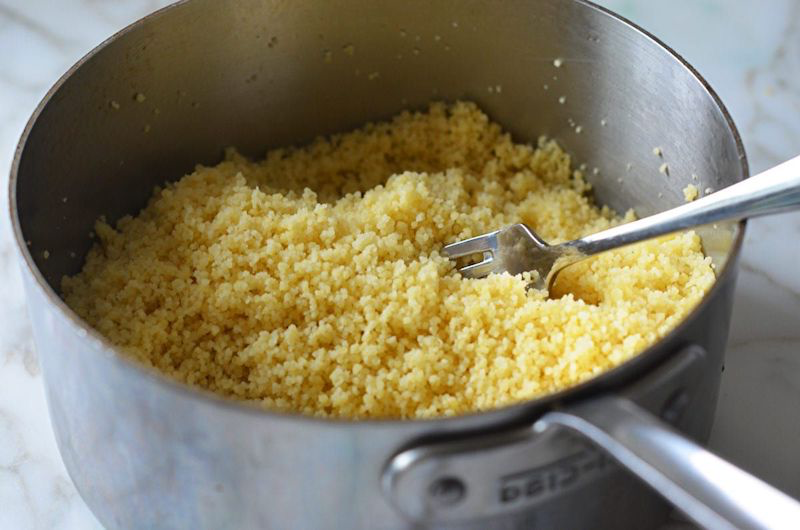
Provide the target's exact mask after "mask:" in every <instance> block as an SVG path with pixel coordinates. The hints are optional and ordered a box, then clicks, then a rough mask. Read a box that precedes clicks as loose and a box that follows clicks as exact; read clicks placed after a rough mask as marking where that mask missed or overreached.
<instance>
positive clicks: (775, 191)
mask: <svg viewBox="0 0 800 530" xmlns="http://www.w3.org/2000/svg"><path fill="white" fill-rule="evenodd" d="M796 208H800V157H796V158H793V159H791V160H789V161H787V162H784V163H782V164H780V165H778V166H775V167H773V168H771V169H768V170H766V171H764V172H762V173H759V174H758V175H755V176H753V177H750V178H748V179H745V180H743V181H741V182H738V183H736V184H734V185H732V186H728V187H727V188H725V189H723V190H720V191H718V192H716V193H712V194H711V195H706V196H705V197H703V198H702V199H698V200H696V201H694V202H690V203H687V204H684V205H681V206H678V207H677V208H672V209H671V210H667V211H665V212H660V213H657V214H655V215H651V216H650V217H645V218H644V219H639V220H638V221H634V222H632V223H627V224H624V225H620V226H616V227H614V228H611V229H609V230H604V231H602V232H597V233H596V234H592V235H589V236H587V237H584V238H581V239H578V240H575V241H574V242H572V243H571V244H570V246H574V247H576V248H577V249H578V250H580V251H581V252H583V253H584V254H587V255H591V254H596V253H598V252H604V251H606V250H611V249H614V248H617V247H620V246H624V245H628V244H631V243H637V242H639V241H643V240H645V239H651V238H653V237H657V236H661V235H665V234H669V233H672V232H677V231H679V230H683V229H685V228H690V227H693V226H700V225H704V224H709V223H715V222H718V221H729V220H736V219H744V218H747V217H757V216H759V215H767V214H774V213H780V212H783V211H788V210H792V209H796Z"/></svg>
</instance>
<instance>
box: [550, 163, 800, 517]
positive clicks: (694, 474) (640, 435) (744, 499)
mask: <svg viewBox="0 0 800 530" xmlns="http://www.w3.org/2000/svg"><path fill="white" fill-rule="evenodd" d="M792 162H793V163H795V164H797V163H798V162H797V159H795V160H794V161H792ZM776 169H777V168H776ZM798 174H800V173H798ZM765 208H766V207H765ZM554 425H558V426H561V427H564V428H567V429H569V430H572V431H575V432H577V433H579V434H581V435H582V436H585V437H586V438H588V439H590V440H591V441H592V442H594V443H595V444H597V445H598V446H600V447H601V448H602V449H603V450H605V451H606V452H608V453H609V454H610V455H611V456H612V457H613V458H614V459H615V460H617V461H618V462H619V463H620V464H622V465H623V466H624V467H626V468H627V469H628V470H630V471H632V472H633V473H635V474H636V475H637V476H638V477H639V478H641V479H642V480H643V481H644V482H646V483H647V484H649V485H650V486H652V487H653V488H654V489H655V490H656V491H658V492H660V493H661V495H663V496H664V497H665V498H666V499H667V500H669V501H670V502H672V503H673V504H674V505H675V506H676V507H678V508H679V509H680V510H682V511H683V512H684V513H685V514H686V515H687V516H689V517H691V518H692V519H693V520H694V521H695V522H696V523H698V524H699V525H701V526H703V527H705V528H770V529H774V528H797V526H798V525H799V524H800V503H798V502H797V501H795V500H794V499H792V498H791V497H789V496H788V495H786V494H784V493H782V492H780V491H778V490H777V489H775V488H773V487H772V486H770V485H768V484H766V483H765V482H763V481H761V480H759V479H757V478H755V477H753V476H752V475H749V474H747V473H745V472H744V471H742V470H741V469H738V468H736V467H734V466H733V465H731V464H729V463H728V462H725V461H724V460H722V459H721V458H719V457H717V456H715V455H713V454H712V453H710V452H709V451H707V450H705V449H703V448H702V447H700V446H699V445H697V444H695V443H693V442H691V441H689V440H688V439H686V438H684V437H683V436H681V435H680V434H678V433H676V432H675V431H673V430H672V429H671V428H670V427H668V426H667V425H666V424H664V423H662V422H660V421H659V420H657V419H655V418H654V417H653V416H651V415H650V414H648V413H647V412H645V411H644V410H642V409H641V408H639V407H638V406H636V405H635V404H633V402H631V401H629V400H627V399H624V398H619V397H605V398H601V399H596V400H592V401H589V402H587V403H585V404H581V405H578V406H576V407H572V408H570V409H569V410H568V411H563V412H562V411H556V412H549V413H547V414H546V415H545V416H543V417H542V418H541V419H540V420H539V421H537V422H536V424H535V425H534V429H535V430H537V431H540V432H541V431H544V430H547V429H548V428H549V427H551V426H554Z"/></svg>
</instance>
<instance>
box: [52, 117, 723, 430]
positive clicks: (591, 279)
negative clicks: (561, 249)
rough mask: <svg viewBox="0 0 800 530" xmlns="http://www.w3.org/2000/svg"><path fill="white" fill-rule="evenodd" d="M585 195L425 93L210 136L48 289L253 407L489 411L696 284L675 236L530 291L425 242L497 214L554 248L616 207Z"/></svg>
mask: <svg viewBox="0 0 800 530" xmlns="http://www.w3.org/2000/svg"><path fill="white" fill-rule="evenodd" d="M589 192H590V186H589V185H588V184H587V182H586V181H585V180H584V178H583V174H582V172H581V171H580V170H573V169H572V168H571V165H570V158H569V156H567V155H566V154H565V153H564V152H563V151H562V150H561V149H560V148H559V146H558V145H556V144H555V143H554V142H552V141H547V140H544V139H542V140H540V141H539V143H538V145H537V146H536V147H532V146H529V145H524V144H518V143H514V142H513V141H512V139H511V137H510V136H509V135H508V134H507V133H504V132H503V131H502V130H501V128H500V126H498V125H497V124H495V123H492V122H491V121H490V120H489V119H488V118H487V116H486V115H485V114H483V113H482V112H481V111H480V110H479V109H478V108H477V107H476V106H475V105H474V104H471V103H463V102H462V103H456V104H452V105H446V104H441V103H437V104H432V105H431V106H430V107H429V108H428V109H427V110H426V111H425V112H418V113H411V112H404V113H402V114H400V115H399V116H397V117H395V118H394V119H393V120H391V121H388V122H385V123H377V124H368V125H366V126H365V127H363V128H361V129H359V130H356V131H354V132H350V133H347V134H340V135H336V136H332V137H330V138H327V139H318V140H316V141H314V142H313V143H312V144H311V145H309V146H307V147H304V148H292V149H278V150H274V151H270V152H269V153H268V154H267V156H266V159H265V160H263V161H259V162H253V161H250V160H248V159H246V158H244V157H243V156H241V155H239V154H237V152H236V151H234V150H229V151H228V152H227V155H226V158H225V160H224V161H223V162H222V163H220V164H219V165H217V166H214V167H203V166H198V167H197V168H196V169H195V171H194V172H193V173H191V174H189V175H186V176H185V177H183V178H182V179H180V180H179V181H177V182H175V183H171V184H167V185H165V186H164V187H163V188H159V189H156V191H155V193H154V195H153V197H152V199H151V200H150V202H149V204H148V205H147V207H146V208H144V209H143V210H142V211H141V212H140V213H139V214H138V215H137V216H135V217H125V218H123V219H121V220H119V221H118V222H117V223H116V225H115V226H111V225H110V224H108V223H106V222H105V221H104V220H103V219H101V220H99V221H98V223H97V225H96V233H97V236H98V238H99V241H98V243H97V244H96V246H95V247H94V248H93V249H92V250H91V252H90V253H89V255H88V257H87V260H86V264H85V266H84V268H83V270H82V272H80V273H79V274H78V275H76V276H74V277H67V278H64V279H63V292H64V296H65V299H66V301H67V303H68V304H69V305H70V306H71V307H72V308H73V309H74V310H75V311H76V312H77V313H78V314H79V315H80V316H82V317H83V318H85V319H86V320H87V321H88V322H89V323H90V324H91V325H92V326H94V327H95V328H96V329H97V330H98V331H99V332H101V333H102V334H104V335H105V336H106V337H108V339H109V340H110V341H111V342H113V343H114V344H115V345H117V346H118V347H119V348H120V349H121V351H123V352H125V354H127V355H129V356H131V357H133V358H134V359H137V360H138V361H140V362H142V363H144V364H146V365H149V366H151V367H154V368H155V369H157V370H159V371H161V372H163V373H164V374H167V375H168V376H171V377H173V378H175V379H177V380H179V381H182V382H184V383H187V384H189V385H194V386H198V387H202V388H205V389H209V390H211V391H213V392H216V393H219V394H221V395H224V396H228V397H230V398H235V399H239V400H245V401H250V402H254V403H258V404H260V405H263V406H264V407H267V408H269V409H273V410H281V411H292V412H298V413H304V414H310V415H316V416H333V417H344V418H367V417H370V418H420V417H434V416H447V415H455V414H461V413H466V412H470V411H477V410H485V409H491V408H494V407H499V406H503V405H507V404H511V403H514V402H518V401H520V400H526V399H530V398H532V397H535V396H539V395H542V394H546V393H549V392H553V391H557V390H559V389H563V388H565V387H569V386H571V385H575V384H576V383H579V382H581V381H584V380H586V379H588V378H591V377H593V376H595V375H597V374H599V373H601V372H603V371H605V370H608V369H609V368H611V367H613V366H615V365H617V364H619V363H621V362H623V361H625V360H626V359H628V358H630V357H632V356H634V355H636V354H637V353H638V352H640V351H641V350H642V349H644V348H646V347H647V346H649V345H650V344H652V343H653V342H655V341H656V340H658V339H659V338H660V337H662V336H663V335H664V334H666V333H667V332H668V331H669V330H670V329H672V328H673V327H674V326H675V325H676V324H677V323H678V322H679V321H680V320H681V319H682V318H683V317H684V316H685V315H686V314H687V313H688V312H689V311H690V310H691V309H692V308H693V307H694V306H695V304H696V303H697V302H698V301H699V300H700V299H701V297H702V296H703V294H704V293H705V292H706V290H707V289H708V288H709V287H710V286H711V284H712V283H713V281H714V274H713V271H712V269H711V266H710V260H709V259H708V258H706V257H705V256H704V255H703V253H702V249H701V245H700V240H699V238H698V236H697V235H696V234H694V233H693V232H686V233H682V234H677V235H673V236H668V237H664V238H661V239H658V240H655V241H650V242H645V243H641V244H638V245H635V246H632V247H628V248H623V249H620V250H617V251H614V252H609V253H606V254H602V255H600V256H597V257H595V258H593V259H591V260H588V261H585V262H582V263H580V264H578V265H574V266H572V267H569V268H568V269H566V270H565V271H563V272H562V273H561V274H560V275H559V280H558V283H557V285H556V287H555V289H554V292H553V294H552V297H550V298H548V297H547V296H546V295H545V293H543V292H539V291H536V290H526V284H527V282H526V281H525V279H524V278H522V277H512V276H509V275H507V274H499V275H491V276H489V277H487V278H484V279H464V278H461V277H460V276H459V274H458V273H457V271H455V269H454V264H453V263H451V262H450V261H448V260H447V259H445V258H444V257H443V256H442V254H441V253H440V250H441V248H442V246H443V245H445V244H446V243H450V242H453V241H457V240H459V239H463V238H467V237H471V236H474V235H478V234H480V233H483V232H486V231H490V230H494V229H497V228H501V227H503V226H506V225H509V224H512V223H516V222H524V223H527V224H528V225H529V226H531V227H532V228H533V229H534V230H535V231H536V232H537V233H539V234H540V235H541V236H542V237H544V238H545V239H546V240H549V241H551V242H560V241H564V240H568V239H572V238H576V237H579V236H581V235H584V234H587V233H591V232H595V231H598V230H602V229H604V228H607V227H610V226H612V225H614V224H616V223H620V222H623V221H624V219H622V218H620V217H618V216H617V215H616V214H615V213H614V212H612V211H610V210H609V209H607V208H604V207H603V208H599V207H597V206H596V205H594V204H593V203H592V200H591V198H590V195H589ZM631 215H632V214H631V213H629V214H628V216H629V217H630V216H631Z"/></svg>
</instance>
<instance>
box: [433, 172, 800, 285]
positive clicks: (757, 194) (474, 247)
mask: <svg viewBox="0 0 800 530" xmlns="http://www.w3.org/2000/svg"><path fill="white" fill-rule="evenodd" d="M795 208H800V156H799V157H796V158H793V159H791V160H789V161H787V162H784V163H782V164H780V165H778V166H775V167H773V168H771V169H768V170H766V171H764V172H762V173H759V174H758V175H756V176H753V177H750V178H748V179H746V180H743V181H741V182H739V183H736V184H734V185H732V186H728V187H727V188H725V189H723V190H721V191H718V192H716V193H712V194H709V195H706V196H705V197H703V198H701V199H698V200H696V201H694V202H690V203H687V204H683V205H681V206H678V207H677V208H672V209H671V210H666V211H664V212H661V213H657V214H655V215H651V216H650V217H645V218H643V219H639V220H638V221H633V222H631V223H627V224H623V225H619V226H615V227H614V228H610V229H608V230H603V231H602V232H597V233H595V234H591V235H588V236H586V237H582V238H580V239H575V240H573V241H568V242H566V243H561V244H559V245H549V244H547V242H545V241H544V240H542V238H540V237H539V236H537V235H536V233H535V232H534V231H533V230H531V229H530V228H528V227H527V226H526V225H524V224H515V225H511V226H509V227H507V228H504V229H502V230H496V231H494V232H490V233H488V234H483V235H480V236H477V237H473V238H470V239H465V240H463V241H458V242H456V243H451V244H449V245H447V246H445V247H444V249H443V252H444V254H445V255H446V256H448V257H449V258H451V259H456V258H461V257H465V256H470V255H474V254H483V258H484V259H483V261H481V262H480V263H473V264H470V265H466V266H464V267H461V268H460V269H458V270H459V272H460V273H461V274H462V276H464V277H467V278H482V277H484V276H486V275H488V274H491V273H499V272H509V273H511V274H520V273H523V272H533V271H535V272H538V278H535V279H534V281H533V282H532V285H533V287H535V288H538V289H546V290H547V291H548V292H549V291H550V288H551V287H552V286H553V282H554V281H555V278H556V276H557V275H558V273H559V272H560V271H562V270H563V269H564V268H566V267H568V266H570V265H572V264H574V263H577V262H578V261H581V260H583V259H585V258H588V257H589V256H593V255H595V254H598V253H600V252H605V251H607V250H612V249H615V248H619V247H623V246H625V245H630V244H632V243H638V242H639V241H643V240H646V239H652V238H654V237H658V236H662V235H665V234H670V233H673V232H677V231H680V230H683V229H686V228H690V227H694V226H700V225H704V224H709V223H715V222H718V221H728V220H737V219H744V218H747V217H757V216H760V215H769V214H774V213H780V212H783V211H788V210H792V209H795ZM795 244H796V243H795Z"/></svg>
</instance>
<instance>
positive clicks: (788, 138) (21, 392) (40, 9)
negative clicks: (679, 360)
mask: <svg viewBox="0 0 800 530" xmlns="http://www.w3.org/2000/svg"><path fill="white" fill-rule="evenodd" d="M167 3H168V2H165V1H163V0H116V1H113V2H112V1H108V0H64V1H59V2H56V1H55V0H24V1H23V0H0V50H3V51H4V53H2V54H0V175H2V177H0V179H1V180H0V189H3V190H5V189H6V184H7V180H6V179H7V178H8V177H7V175H8V168H9V167H10V162H11V157H12V155H13V151H14V147H15V145H16V142H17V140H18V138H19V135H20V133H21V131H22V129H23V127H24V125H25V122H26V121H27V119H28V116H29V115H30V113H31V112H32V111H33V108H34V107H35V105H36V104H37V103H38V101H39V100H40V99H41V97H42V96H43V95H44V94H45V92H46V91H47V89H48V88H49V87H50V86H51V85H52V83H53V82H55V80H56V79H58V77H59V76H60V75H61V74H62V73H63V72H64V71H66V69H67V68H69V66H71V65H72V64H73V63H74V62H75V61H76V60H78V59H79V58H80V57H81V56H82V55H83V54H85V53H86V52H87V51H89V50H90V49H91V48H92V47H93V46H95V45H96V44H98V43H99V42H101V41H102V40H103V39H105V38H106V37H108V36H109V35H111V34H112V33H114V32H115V31H117V30H118V29H120V28H122V27H124V26H125V25H126V24H128V23H130V22H132V21H133V20H135V19H137V18H139V17H140V16H142V15H144V14H146V13H148V12H151V11H153V10H155V9H157V8H159V7H162V6H163V5H166V4H167ZM600 3H601V4H603V5H605V6H607V7H609V8H611V9H612V10H615V11H618V12H620V13H622V14H623V15H625V16H627V17H628V18H630V19H632V20H634V21H635V22H637V23H639V24H641V25H643V26H644V27H645V28H646V29H648V30H649V31H651V32H652V33H654V34H655V35H657V36H658V37H660V38H661V39H662V40H664V41H665V42H667V43H669V44H670V45H671V46H672V47H673V48H674V49H676V50H677V51H678V52H679V53H681V54H682V55H683V56H684V57H685V58H686V59H687V60H689V61H690V62H691V63H692V64H693V65H694V66H695V67H696V68H697V69H698V70H699V71H700V72H701V73H702V74H703V75H704V76H705V77H706V78H707V79H708V80H709V82H710V83H711V84H712V86H714V88H715V89H716V90H717V92H718V93H719V94H720V96H721V97H722V99H723V101H724V102H725V104H726V105H727V106H728V109H729V110H730V112H731V114H732V116H733V118H734V120H735V121H736V123H737V124H738V125H739V127H740V132H741V134H742V138H743V141H744V143H745V147H746V149H747V152H748V155H749V159H750V165H751V169H752V170H753V171H754V172H755V171H760V170H763V169H766V168H767V167H769V166H771V165H774V164H776V163H778V162H780V161H782V160H785V159H787V158H790V157H792V156H794V155H797V154H798V151H800V120H798V116H799V115H800V0H766V1H764V2H751V1H749V0H675V1H672V2H649V1H647V0H605V1H601V2H600ZM4 200H5V199H4ZM798 263H800V213H790V214H783V215H780V216H775V217H771V218H763V219H756V220H753V221H751V222H750V224H749V229H748V234H747V237H746V240H745V250H744V253H743V256H742V260H741V270H740V275H739V284H738V289H737V294H736V298H735V301H734V310H733V319H732V328H731V335H730V340H729V343H728V354H727V362H726V371H725V373H724V376H723V384H722V390H721V395H720V401H719V406H718V411H717V418H716V423H715V427H714V432H713V435H712V440H711V446H712V448H713V449H715V450H717V451H718V452H720V453H721V454H722V455H723V456H725V457H726V458H729V459H731V460H732V461H733V462H735V463H736V464H738V465H740V466H742V467H744V468H745V469H748V470H750V471H752V472H754V473H756V474H758V475H759V476H761V477H762V478H764V479H766V480H767V481H769V482H771V483H773V484H775V485H776V486H778V487H780V488H782V489H784V490H785V491H787V492H789V493H791V494H793V495H795V496H798V497H800V473H798V467H797V466H798V464H799V463H800V460H798V457H797V454H796V453H797V450H796V447H797V446H798V443H800V415H798V414H797V407H798V405H800V325H798V324H800V275H798V274H797V264H798ZM0 292H1V293H3V303H2V304H0V528H15V529H28V528H35V529H38V528H59V529H91V528H99V527H100V525H99V523H98V522H97V521H96V519H95V518H94V517H93V515H92V514H91V512H90V511H89V510H88V508H87V507H86V505H85V504H84V503H83V501H82V500H81V499H80V496H79V495H78V493H77V492H76V490H75V488H74V486H73V485H72V483H71V481H70V480H69V477H68V476H67V474H66V470H65V469H64V466H63V464H62V462H61V458H60V456H59V454H58V450H57V448H56V445H55V440H54V438H53V433H52V430H51V428H50V424H49V419H48V415H47V405H46V403H45V400H44V391H43V388H42V382H41V374H40V370H39V366H38V364H37V360H36V354H35V351H34V348H33V343H32V339H31V332H30V326H29V323H28V319H27V316H26V309H25V301H24V296H23V293H22V287H21V285H20V280H19V271H18V270H17V258H16V255H15V252H14V249H13V246H12V240H11V234H10V228H9V220H8V215H7V214H4V215H2V216H0Z"/></svg>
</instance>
